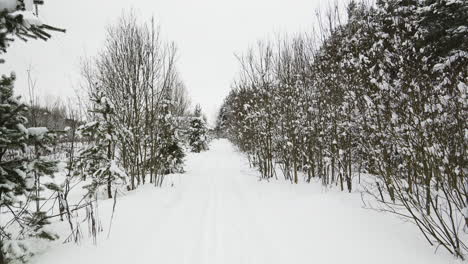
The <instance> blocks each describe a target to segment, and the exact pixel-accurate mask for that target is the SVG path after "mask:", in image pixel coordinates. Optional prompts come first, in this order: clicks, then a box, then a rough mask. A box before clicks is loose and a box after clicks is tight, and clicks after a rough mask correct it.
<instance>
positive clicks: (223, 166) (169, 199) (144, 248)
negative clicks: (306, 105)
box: [32, 140, 461, 264]
mask: <svg viewBox="0 0 468 264" xmlns="http://www.w3.org/2000/svg"><path fill="white" fill-rule="evenodd" d="M186 163H187V164H186V169H187V172H186V173H185V174H182V175H172V176H170V177H168V179H167V180H166V184H165V187H164V188H155V187H153V186H151V185H148V186H145V187H144V188H140V189H138V190H136V191H135V192H131V193H127V194H126V195H125V196H123V197H120V198H119V199H118V201H117V209H116V213H115V216H114V221H113V223H112V229H111V232H110V235H109V237H107V234H108V230H109V222H110V221H109V220H110V215H111V211H112V200H106V201H101V202H100V204H99V210H100V212H99V214H100V216H101V221H102V226H103V228H104V231H103V232H102V233H101V234H100V236H99V239H98V242H97V245H94V244H93V242H92V239H90V238H88V236H87V230H86V228H85V227H84V228H83V233H84V239H83V240H82V242H81V243H80V244H79V245H76V244H73V243H68V244H61V242H63V239H62V238H63V237H62V238H61V241H58V242H57V243H56V244H53V245H52V246H51V248H49V249H48V250H47V251H46V253H44V254H41V255H38V256H37V257H36V258H35V259H34V260H33V261H32V263H35V264H64V263H67V264H78V263H87V264H91V263H96V264H103V263H113V264H124V263H125V264H128V263H134V264H146V263H164V264H169V263H193V264H197V263H203V264H207V263H216V264H228V263H233V264H234V263H235V264H241V263H253V264H261V263H265V264H274V263H295V264H296V263H297V264H299V263H304V264H305V263H307V264H310V263H317V264H325V263H330V264H335V263H336V264H338V263H340V264H341V263H356V264H357V263H359V264H377V263H378V264H386V263H388V264H390V263H391V264H395V263H398V264H405V263H408V264H419V263H421V264H450V263H461V262H460V261H458V260H455V259H454V258H453V257H452V256H451V255H449V254H448V253H446V252H445V251H444V250H443V249H440V250H439V251H438V252H437V253H435V247H430V246H429V245H428V244H427V242H426V241H425V240H424V238H423V237H422V235H421V234H420V232H419V231H418V230H417V228H416V227H415V226H414V225H412V224H410V223H405V222H403V221H402V220H401V219H398V218H396V217H395V216H393V215H388V214H383V213H378V212H375V211H371V210H366V209H363V208H362V202H361V196H360V195H359V194H358V193H353V194H346V193H342V192H335V191H333V190H329V189H324V188H323V187H322V186H321V185H320V184H318V183H314V184H298V185H292V184H289V183H285V182H282V181H273V182H269V183H268V182H259V181H258V177H257V175H258V173H257V172H256V171H255V170H254V169H250V168H249V166H248V163H247V160H246V159H245V158H244V157H243V156H242V154H240V153H239V152H237V151H236V150H235V148H234V147H233V145H232V144H231V143H230V142H228V141H226V140H216V141H214V142H212V144H211V149H210V150H209V151H207V152H204V153H201V154H190V155H189V156H188V157H187V161H186ZM54 226H55V228H59V229H60V227H63V228H62V230H63V232H64V233H63V234H62V235H63V236H66V235H67V233H66V228H65V227H66V226H65V225H64V224H62V223H56V224H54ZM54 226H53V227H54Z"/></svg>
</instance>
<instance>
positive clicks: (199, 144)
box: [189, 105, 208, 153]
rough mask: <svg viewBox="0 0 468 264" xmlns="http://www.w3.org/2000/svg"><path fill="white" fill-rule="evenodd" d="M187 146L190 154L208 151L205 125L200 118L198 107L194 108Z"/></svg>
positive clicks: (199, 108)
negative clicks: (190, 150)
mask: <svg viewBox="0 0 468 264" xmlns="http://www.w3.org/2000/svg"><path fill="white" fill-rule="evenodd" d="M189 133H190V134H189V144H190V147H191V149H192V152H196V153H199V152H201V151H205V150H208V142H207V129H206V123H205V120H204V119H203V116H202V111H201V107H200V105H197V106H196V107H195V112H194V117H193V118H192V121H191V122H190V130H189Z"/></svg>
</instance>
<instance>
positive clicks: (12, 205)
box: [0, 75, 58, 263]
mask: <svg viewBox="0 0 468 264" xmlns="http://www.w3.org/2000/svg"><path fill="white" fill-rule="evenodd" d="M14 80H15V76H14V75H12V76H10V77H6V76H2V79H1V81H0V113H2V114H1V115H0V211H2V212H4V211H9V212H11V213H12V214H11V215H10V219H8V221H4V222H2V226H1V227H0V247H1V250H0V263H9V262H11V261H13V260H18V261H23V262H25V261H27V260H28V258H29V257H30V256H31V255H32V251H31V250H30V249H29V247H28V244H29V240H30V239H34V238H39V239H49V240H53V239H56V238H57V237H56V235H55V234H53V233H51V232H48V231H46V230H45V229H44V227H45V226H46V225H47V224H48V221H47V218H46V215H45V212H43V211H41V210H40V206H39V202H40V201H41V197H40V192H41V191H42V190H43V189H44V188H48V189H57V188H58V187H57V186H55V185H54V184H41V181H40V178H41V177H43V176H51V177H53V174H54V173H55V172H57V170H58V168H57V162H56V161H53V160H49V159H48V158H46V156H45V155H47V153H48V152H49V150H50V145H51V144H54V142H55V141H54V139H55V138H56V136H57V134H56V133H53V132H50V131H48V130H47V129H45V128H28V129H26V127H25V126H26V124H27V119H26V118H25V117H24V115H25V114H26V111H27V107H26V105H25V104H23V103H22V102H20V98H19V97H15V96H14V93H13V83H14ZM34 147H35V149H36V151H35V153H33V154H32V155H28V151H31V150H32V149H33V148H34ZM30 193H33V195H30ZM30 200H33V201H35V203H36V206H35V207H33V208H34V209H32V208H31V206H30V203H29V201H30ZM12 227H14V228H12ZM9 229H11V230H19V232H12V231H9Z"/></svg>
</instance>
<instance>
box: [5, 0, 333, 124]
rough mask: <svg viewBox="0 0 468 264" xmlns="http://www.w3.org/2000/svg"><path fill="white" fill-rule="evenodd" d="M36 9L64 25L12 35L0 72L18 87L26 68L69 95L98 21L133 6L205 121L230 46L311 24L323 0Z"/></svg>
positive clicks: (78, 1) (224, 83)
mask: <svg viewBox="0 0 468 264" xmlns="http://www.w3.org/2000/svg"><path fill="white" fill-rule="evenodd" d="M45 2H46V4H45V6H43V7H42V8H41V9H40V15H41V17H42V18H43V20H44V21H45V22H47V23H48V24H51V25H54V26H57V27H61V28H65V29H67V33H66V34H61V33H56V34H54V36H53V39H51V40H49V41H48V42H42V41H29V42H28V43H27V44H25V43H22V42H21V41H19V40H17V41H15V42H14V43H13V45H12V47H11V48H10V49H9V51H8V53H7V55H6V56H5V57H4V58H5V59H6V63H5V64H3V65H0V73H2V74H7V73H9V72H11V71H14V72H15V73H16V75H17V77H18V80H17V82H16V92H17V93H18V94H23V95H25V94H26V91H27V86H26V70H27V69H28V67H29V65H31V66H32V69H33V77H34V78H35V79H37V88H36V89H37V91H38V93H39V94H40V95H41V97H43V99H42V100H48V101H49V102H51V101H54V100H55V98H57V97H61V98H64V99H65V98H67V97H73V96H74V89H75V88H76V87H77V86H78V83H79V73H80V67H79V65H80V60H81V58H83V57H84V56H92V55H94V54H96V52H97V51H98V49H99V48H100V47H101V46H102V43H103V41H104V37H105V27H106V26H107V25H109V24H110V23H112V22H115V21H116V20H117V18H118V17H119V16H120V14H121V13H122V10H124V9H126V10H128V9H130V8H134V9H135V10H136V11H137V14H140V15H141V16H142V18H143V19H149V18H150V16H151V15H154V17H155V18H156V20H158V21H159V23H160V24H161V29H162V33H163V36H164V37H165V39H166V40H172V41H174V42H175V43H176V45H177V46H178V50H179V59H178V66H179V71H180V73H181V76H182V78H183V80H184V82H185V83H186V85H187V88H188V91H189V95H190V97H191V99H192V102H193V104H196V103H200V104H201V105H202V108H203V110H204V112H205V113H206V114H207V116H208V118H209V120H210V121H211V122H213V121H214V118H215V114H216V111H217V108H218V107H219V106H220V104H221V103H222V100H223V98H224V97H225V96H226V95H227V94H228V92H229V90H230V85H231V83H232V81H233V79H234V77H235V76H236V73H237V71H238V63H237V60H236V58H235V56H234V54H235V53H236V54H240V53H242V52H245V51H246V50H247V49H248V47H249V46H253V45H254V44H255V43H256V41H257V40H260V39H265V38H267V37H271V36H273V35H274V34H276V33H285V32H287V33H288V34H294V33H298V32H303V31H308V30H311V29H312V27H313V24H314V21H316V19H315V11H316V10H317V9H318V8H320V7H326V6H327V5H328V3H327V1H326V0H322V1H320V0H230V1H222V0H192V1H190V0H133V1H131V0H46V1H45Z"/></svg>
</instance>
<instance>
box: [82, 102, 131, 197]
mask: <svg viewBox="0 0 468 264" xmlns="http://www.w3.org/2000/svg"><path fill="white" fill-rule="evenodd" d="M91 100H92V102H93V110H92V111H91V112H92V113H93V114H94V115H95V119H96V120H95V121H93V122H90V123H87V124H85V125H83V126H81V127H80V128H79V129H78V130H79V133H80V135H81V136H82V137H84V138H85V139H86V140H87V141H88V142H89V145H88V146H87V147H86V148H85V149H84V150H83V151H81V152H80V154H79V157H78V164H77V167H78V168H79V169H80V173H81V176H82V177H83V178H85V179H88V178H89V179H90V183H89V184H88V185H86V186H85V188H86V189H87V190H88V194H87V196H88V198H95V196H96V195H97V193H98V191H99V188H100V187H102V186H106V189H107V196H108V198H112V186H113V185H115V184H119V183H120V184H122V183H124V182H125V180H126V177H127V174H126V173H125V172H124V170H123V169H122V168H120V167H119V166H118V164H117V160H116V155H115V142H117V140H118V139H119V134H118V131H117V129H116V127H115V126H114V123H113V121H114V120H113V118H112V117H113V115H114V107H113V106H112V104H111V103H110V101H109V100H107V98H106V97H104V96H102V94H100V93H96V94H94V95H92V98H91Z"/></svg>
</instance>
